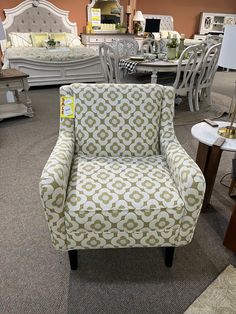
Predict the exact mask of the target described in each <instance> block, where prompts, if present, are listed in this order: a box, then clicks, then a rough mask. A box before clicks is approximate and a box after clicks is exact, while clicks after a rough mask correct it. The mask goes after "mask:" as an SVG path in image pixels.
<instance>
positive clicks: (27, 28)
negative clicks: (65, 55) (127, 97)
mask: <svg viewBox="0 0 236 314" xmlns="http://www.w3.org/2000/svg"><path fill="white" fill-rule="evenodd" d="M4 13H5V15H6V19H5V20H4V21H3V26H4V30H5V32H6V35H7V38H8V40H9V33H11V32H20V33H31V32H37V33H39V32H52V33H61V32H65V33H70V34H72V35H74V36H77V25H76V23H74V22H71V21H70V20H69V18H68V16H69V11H64V10H61V9H59V8H58V7H56V6H55V5H53V4H52V3H51V2H49V1H46V0H40V1H39V3H38V6H37V7H34V6H33V5H32V1H31V0H25V1H23V2H21V3H20V4H19V5H17V6H16V7H14V8H12V9H5V10H4ZM25 21H27V23H25ZM5 46H6V43H5V42H4V41H2V42H1V47H2V51H4V47H5ZM4 66H5V65H4ZM9 67H10V68H17V69H19V70H20V71H22V72H25V73H27V74H29V78H28V82H29V85H30V86H44V85H58V84H69V83H73V82H104V76H103V74H102V69H101V65H100V59H99V56H98V54H97V55H96V56H93V57H88V58H84V59H76V60H68V61H67V60H63V61H62V60H60V61H44V60H38V59H37V58H35V59H33V58H24V57H15V58H14V57H12V58H11V59H10V60H9Z"/></svg>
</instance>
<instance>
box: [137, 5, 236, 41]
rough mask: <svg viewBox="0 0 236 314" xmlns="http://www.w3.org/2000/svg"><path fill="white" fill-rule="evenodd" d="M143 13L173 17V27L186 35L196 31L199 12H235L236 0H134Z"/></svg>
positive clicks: (188, 35)
mask: <svg viewBox="0 0 236 314" xmlns="http://www.w3.org/2000/svg"><path fill="white" fill-rule="evenodd" d="M136 1H137V2H136V8H137V10H141V11H142V12H143V13H144V14H148V13H152V14H165V15H172V16H173V18H174V29H175V30H176V31H178V32H179V33H184V34H186V35H187V37H190V36H192V35H193V34H196V33H198V27H199V22H200V12H213V13H214V12H219V13H235V14H236V0H164V1H162V0H149V1H144V0H136Z"/></svg>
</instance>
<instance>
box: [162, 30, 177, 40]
mask: <svg viewBox="0 0 236 314" xmlns="http://www.w3.org/2000/svg"><path fill="white" fill-rule="evenodd" d="M169 34H170V36H171V37H173V35H176V37H177V38H178V39H179V38H180V37H181V36H180V34H179V33H178V32H176V31H168V30H166V31H161V32H160V35H161V38H167V37H168V35H169Z"/></svg>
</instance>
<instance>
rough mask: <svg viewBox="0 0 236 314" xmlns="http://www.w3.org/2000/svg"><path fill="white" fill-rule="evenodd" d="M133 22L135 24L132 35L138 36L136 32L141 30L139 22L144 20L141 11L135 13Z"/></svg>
mask: <svg viewBox="0 0 236 314" xmlns="http://www.w3.org/2000/svg"><path fill="white" fill-rule="evenodd" d="M133 21H134V22H136V23H135V24H134V33H135V34H138V31H139V30H140V28H141V22H145V19H144V17H143V13H142V12H141V11H136V12H135V15H134V18H133Z"/></svg>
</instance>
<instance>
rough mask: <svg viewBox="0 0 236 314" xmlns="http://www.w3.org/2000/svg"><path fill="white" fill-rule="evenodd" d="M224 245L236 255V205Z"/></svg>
mask: <svg viewBox="0 0 236 314" xmlns="http://www.w3.org/2000/svg"><path fill="white" fill-rule="evenodd" d="M223 244H224V246H226V247H227V248H228V249H230V250H231V251H233V252H234V253H235V254H236V205H235V206H234V210H233V213H232V215H231V218H230V221H229V225H228V228H227V230H226V233H225V237H224V242H223Z"/></svg>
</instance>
